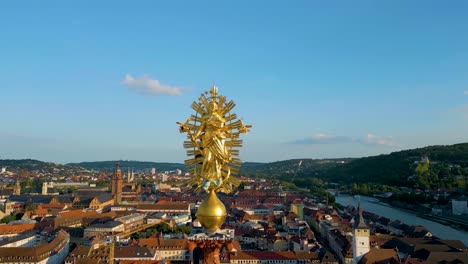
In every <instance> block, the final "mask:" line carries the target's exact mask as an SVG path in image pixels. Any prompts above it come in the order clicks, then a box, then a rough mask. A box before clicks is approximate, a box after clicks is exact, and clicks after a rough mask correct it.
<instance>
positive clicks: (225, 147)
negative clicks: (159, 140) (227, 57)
mask: <svg viewBox="0 0 468 264" xmlns="http://www.w3.org/2000/svg"><path fill="white" fill-rule="evenodd" d="M205 94H208V92H205V93H204V94H202V95H201V96H200V97H199V98H198V99H199V102H193V104H192V108H193V109H194V110H195V112H196V114H195V115H192V116H190V117H189V118H188V119H187V121H185V123H180V122H178V124H179V125H180V129H179V130H180V132H181V133H187V135H188V138H189V139H190V141H185V142H184V147H185V148H188V149H189V150H188V151H187V154H188V155H189V156H193V158H191V159H188V160H186V161H185V165H186V166H188V167H191V169H190V172H191V173H192V174H193V175H194V178H193V179H192V180H191V181H190V185H192V186H193V185H195V190H196V191H197V192H200V191H201V190H202V189H203V190H204V191H206V192H207V193H209V192H210V191H211V190H214V191H215V192H224V193H230V192H231V191H232V186H233V185H234V186H238V185H239V180H238V179H236V178H235V177H233V176H232V174H236V173H237V172H238V170H239V167H240V165H241V161H240V160H239V159H238V158H234V156H238V155H239V150H236V149H234V148H236V147H240V146H242V140H239V139H238V138H239V135H240V134H241V133H248V132H249V128H250V127H251V126H249V125H244V124H243V123H242V120H236V119H237V116H236V114H234V113H231V110H232V109H233V108H234V106H235V104H234V102H233V101H230V102H228V103H226V97H224V96H221V95H218V89H217V88H216V87H214V86H213V87H212V88H211V91H210V97H208V98H206V96H205Z"/></svg>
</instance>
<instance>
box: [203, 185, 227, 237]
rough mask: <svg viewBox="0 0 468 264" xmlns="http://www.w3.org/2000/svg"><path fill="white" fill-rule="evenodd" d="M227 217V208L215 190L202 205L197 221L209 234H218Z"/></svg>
mask: <svg viewBox="0 0 468 264" xmlns="http://www.w3.org/2000/svg"><path fill="white" fill-rule="evenodd" d="M226 215H227V214H226V207H225V206H224V204H223V202H221V200H219V198H218V196H216V193H215V192H214V191H213V190H212V191H210V193H209V194H208V197H207V198H206V199H205V200H204V201H203V202H202V203H201V204H200V207H198V211H197V219H198V221H199V222H200V224H201V226H203V228H205V231H206V232H207V233H214V232H216V230H218V229H219V228H220V227H221V225H222V224H223V223H224V220H225V219H226Z"/></svg>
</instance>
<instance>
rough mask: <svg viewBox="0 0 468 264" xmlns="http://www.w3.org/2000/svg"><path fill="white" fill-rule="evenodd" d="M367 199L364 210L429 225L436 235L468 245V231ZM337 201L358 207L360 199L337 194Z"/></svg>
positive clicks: (412, 223) (404, 221)
mask: <svg viewBox="0 0 468 264" xmlns="http://www.w3.org/2000/svg"><path fill="white" fill-rule="evenodd" d="M366 199H368V197H361V206H362V209H363V210H364V211H367V212H371V213H374V214H377V215H380V216H383V217H386V218H388V219H391V220H400V221H402V222H403V223H405V224H408V225H422V226H425V227H427V228H428V229H429V230H430V231H431V233H432V234H433V235H434V236H437V237H440V238H442V239H455V240H460V241H462V242H463V243H465V245H468V232H466V231H463V230H456V229H454V228H452V227H450V226H446V225H442V224H439V223H437V222H433V221H431V220H427V219H424V218H420V217H418V216H417V215H416V214H413V213H411V212H408V211H404V210H400V209H397V208H394V207H389V206H385V205H381V204H377V203H372V202H369V201H367V200H366ZM371 199H373V198H371ZM336 202H337V203H340V204H342V205H345V206H346V205H353V206H356V207H357V203H358V200H357V199H354V198H353V197H352V196H345V195H339V196H336Z"/></svg>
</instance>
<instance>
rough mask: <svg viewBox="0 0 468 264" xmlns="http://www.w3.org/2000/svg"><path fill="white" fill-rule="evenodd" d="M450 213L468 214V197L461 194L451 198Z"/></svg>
mask: <svg viewBox="0 0 468 264" xmlns="http://www.w3.org/2000/svg"><path fill="white" fill-rule="evenodd" d="M452 214H454V215H468V197H466V196H465V195H462V196H460V197H458V198H457V199H453V200H452Z"/></svg>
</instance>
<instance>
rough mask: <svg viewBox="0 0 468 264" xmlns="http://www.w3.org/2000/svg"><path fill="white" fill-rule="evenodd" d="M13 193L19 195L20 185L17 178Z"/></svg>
mask: <svg viewBox="0 0 468 264" xmlns="http://www.w3.org/2000/svg"><path fill="white" fill-rule="evenodd" d="M13 194H14V195H21V186H20V183H19V181H18V179H17V180H16V183H15V187H14V188H13Z"/></svg>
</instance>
